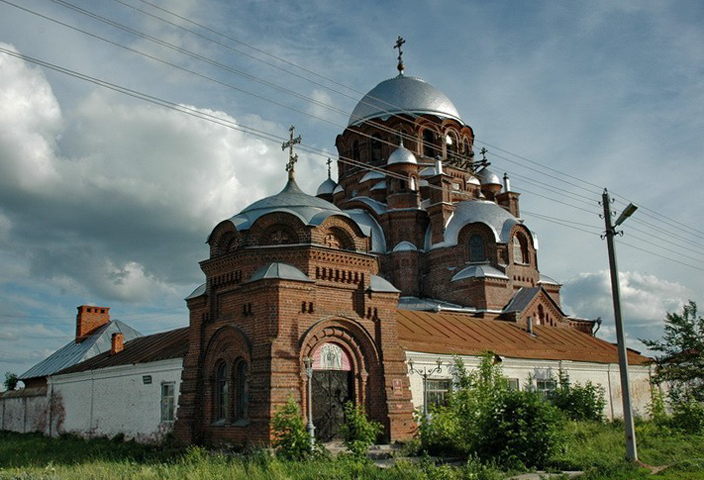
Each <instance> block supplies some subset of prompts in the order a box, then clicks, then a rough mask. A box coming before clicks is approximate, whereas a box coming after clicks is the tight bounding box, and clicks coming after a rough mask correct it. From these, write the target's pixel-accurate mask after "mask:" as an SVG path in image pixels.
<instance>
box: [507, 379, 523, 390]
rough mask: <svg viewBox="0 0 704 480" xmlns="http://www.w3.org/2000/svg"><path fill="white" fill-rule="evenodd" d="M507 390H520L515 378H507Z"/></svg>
mask: <svg viewBox="0 0 704 480" xmlns="http://www.w3.org/2000/svg"><path fill="white" fill-rule="evenodd" d="M508 389H509V390H520V389H521V388H520V386H519V383H518V379H517V378H509V379H508Z"/></svg>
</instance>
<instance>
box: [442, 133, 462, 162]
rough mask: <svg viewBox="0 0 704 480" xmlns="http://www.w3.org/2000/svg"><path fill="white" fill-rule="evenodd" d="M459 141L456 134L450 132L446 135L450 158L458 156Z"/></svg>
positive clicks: (448, 156)
mask: <svg viewBox="0 0 704 480" xmlns="http://www.w3.org/2000/svg"><path fill="white" fill-rule="evenodd" d="M458 143H459V142H458V140H457V137H456V136H455V135H454V134H452V133H448V134H447V135H445V146H446V148H447V158H448V159H454V158H456V157H457V152H458V149H459V145H458Z"/></svg>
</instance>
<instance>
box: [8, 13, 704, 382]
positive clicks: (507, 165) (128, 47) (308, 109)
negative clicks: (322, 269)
mask: <svg viewBox="0 0 704 480" xmlns="http://www.w3.org/2000/svg"><path fill="white" fill-rule="evenodd" d="M154 2H156V3H154ZM18 6H19V7H21V8H18ZM157 7H159V8H157ZM160 8H163V9H167V11H164V10H162V9H160ZM174 14H175V15H176V16H175V15H174ZM99 18H102V19H103V20H105V21H99ZM189 21H190V22H195V24H194V23H190V22H189ZM106 22H107V23H106ZM196 24H198V25H196ZM703 25H704V4H702V3H701V2H697V1H689V2H686V1H681V2H662V1H652V2H648V1H632V2H624V1H614V0H607V1H603V2H598V1H590V2H581V3H579V2H547V1H546V2H537V1H536V2H512V1H506V2H450V1H442V0H435V1H430V0H429V1H411V2H403V3H401V2H397V3H396V2H372V1H360V2H331V1H323V0H321V1H318V2H290V1H287V2H273V1H259V0H257V1H255V0H252V1H245V0H242V1H238V2H226V1H210V0H208V1H206V0H200V1H197V2H196V1H187V0H177V1H174V0H171V1H168V2H167V1H165V0H164V1H161V0H150V2H146V1H141V0H101V1H95V0H92V1H89V0H70V2H65V1H59V0H56V1H50V0H0V49H2V50H1V51H0V52H2V51H8V52H13V53H15V54H22V55H25V56H28V57H32V58H36V59H39V60H41V61H43V62H48V63H50V64H53V65H56V66H58V67H61V68H64V69H67V70H70V71H72V72H78V73H80V74H82V75H85V76H90V77H92V78H94V79H100V80H102V81H105V82H109V83H111V84H113V85H116V86H119V87H122V88H125V89H130V90H131V91H132V92H133V94H134V92H139V93H140V94H144V95H149V96H150V97H151V98H152V100H154V99H159V101H161V100H163V101H166V102H168V103H169V104H172V105H181V106H182V107H181V110H182V111H181V112H178V111H175V110H172V109H168V108H164V107H163V106H159V105H155V104H154V103H150V102H147V101H145V100H143V99H141V100H140V99H135V98H134V97H131V96H127V95H124V94H122V93H119V92H116V91H114V90H111V89H108V88H104V87H101V86H98V85H96V84H95V83H91V82H89V81H86V80H81V79H77V78H75V77H72V76H69V75H66V74H65V73H59V72H56V71H54V70H51V69H49V68H47V67H39V66H37V65H36V64H33V63H31V62H28V61H23V60H21V59H18V58H17V57H16V56H13V55H9V54H6V53H0V374H2V373H4V372H5V371H11V372H16V373H22V372H24V371H25V370H26V369H27V368H29V367H30V366H32V365H33V364H34V363H36V362H37V361H39V360H41V359H43V358H44V357H46V356H47V355H48V354H50V353H52V352H53V351H54V350H56V349H57V348H58V347H60V346H62V345H63V344H65V343H67V342H69V341H70V340H71V339H72V338H73V335H74V329H75V324H74V322H75V311H76V310H75V308H76V306H78V305H81V304H97V305H100V306H108V307H111V313H112V316H113V318H119V319H121V320H123V321H125V322H127V323H129V324H131V325H132V326H134V327H135V328H137V329H138V330H140V331H141V332H143V333H145V334H147V333H153V332H157V331H163V330H166V329H169V328H173V327H178V326H183V325H186V323H187V311H186V308H185V303H184V301H183V298H184V297H185V296H186V295H188V294H189V293H190V292H191V291H192V290H193V289H194V288H195V287H196V286H197V285H199V284H200V283H201V282H202V281H203V274H202V272H201V271H200V269H199V266H198V261H200V260H203V259H205V258H206V256H207V249H206V245H205V239H206V238H207V235H208V233H209V232H210V230H211V229H212V228H213V226H214V225H215V224H216V223H218V222H219V221H220V220H222V219H224V218H228V217H230V216H232V215H233V214H235V213H237V212H238V211H239V210H241V209H242V208H244V207H245V206H246V205H247V204H249V203H251V202H252V201H254V200H256V199H258V198H261V197H262V196H265V195H270V194H273V193H276V192H277V191H278V190H280V189H281V188H282V186H283V184H284V181H285V176H286V174H285V171H284V164H285V161H286V156H285V154H283V153H282V152H281V150H280V147H279V145H280V142H281V140H282V139H283V137H284V136H286V135H287V134H288V131H287V130H288V127H289V125H291V124H295V125H296V126H297V131H298V132H300V133H301V135H302V136H303V143H304V144H305V146H306V147H307V148H309V150H310V151H309V152H301V155H300V157H301V161H300V162H299V165H298V169H297V170H298V172H299V175H298V176H299V179H300V182H299V183H300V184H301V186H302V187H304V189H306V190H307V191H309V192H311V193H313V192H314V191H315V189H316V187H317V185H318V184H319V183H320V182H321V181H323V180H324V178H325V175H326V173H325V172H326V171H325V165H324V161H325V157H326V152H329V155H330V156H333V158H334V154H335V153H334V152H335V149H334V141H335V136H336V135H337V134H339V133H341V132H342V130H343V129H344V127H345V125H346V124H347V118H348V115H349V113H350V112H351V111H352V109H353V108H354V106H355V104H356V102H357V101H358V100H359V99H360V98H361V96H362V94H363V93H365V92H367V91H368V90H370V89H371V88H373V87H374V86H375V85H376V84H377V83H378V82H380V81H382V80H384V79H386V78H389V77H392V76H394V75H395V74H396V71H395V65H396V59H395V55H396V52H395V51H394V50H393V49H392V45H393V43H394V41H395V39H396V37H397V36H398V35H402V36H403V37H405V38H406V40H407V43H406V45H405V54H404V58H405V63H406V73H407V74H408V75H414V76H419V77H421V78H423V79H425V80H427V81H429V82H430V83H431V84H433V85H435V86H436V87H438V88H439V89H441V90H442V91H444V92H445V93H446V94H447V95H448V96H449V97H450V98H451V99H452V100H453V101H454V103H455V105H456V106H457V108H458V110H459V112H460V114H461V115H462V117H463V119H464V121H465V122H466V123H468V124H470V125H471V126H472V127H473V128H474V131H475V133H476V146H477V147H478V148H480V147H482V146H486V147H487V148H488V149H489V154H488V157H489V159H490V161H491V162H492V165H493V167H492V168H494V169H495V170H496V171H497V172H498V173H503V172H508V173H509V175H510V176H511V178H512V186H513V187H514V189H515V190H518V191H520V192H522V196H521V206H522V209H523V212H524V215H523V216H524V218H525V220H526V222H527V224H528V225H529V227H530V228H531V229H533V230H535V231H536V232H537V233H538V235H539V238H540V253H539V266H540V270H541V272H542V273H545V274H547V275H550V276H552V277H553V278H555V279H557V280H558V281H560V282H561V283H564V285H565V286H564V288H563V302H564V306H565V308H566V309H567V310H568V311H569V312H570V313H572V314H575V315H577V316H581V317H587V318H596V317H597V316H601V317H602V318H603V319H604V326H603V328H602V332H601V333H600V336H603V338H607V339H609V340H613V338H614V333H613V332H614V328H613V313H612V307H611V299H610V289H609V288H610V287H609V283H608V282H609V281H608V275H607V269H608V263H607V254H606V245H605V243H604V242H603V241H602V240H601V239H600V238H599V233H600V232H601V230H602V227H601V225H602V220H600V218H599V216H598V214H599V213H600V208H601V207H600V206H599V205H598V203H597V202H598V201H599V200H600V193H601V191H602V189H603V188H604V187H608V188H609V190H610V191H611V192H612V193H614V194H615V196H616V197H615V198H616V200H617V201H616V203H615V204H614V208H615V209H618V210H622V209H623V208H624V206H625V205H626V204H627V203H628V202H629V201H633V202H635V203H637V204H638V205H640V206H641V208H640V210H639V211H638V212H637V213H636V214H635V215H634V216H633V217H632V218H631V219H629V220H628V222H626V224H625V225H624V228H623V230H624V236H623V237H622V238H619V239H618V241H617V242H618V246H617V249H618V255H619V266H620V269H621V271H622V278H621V282H622V290H623V301H624V313H625V318H626V323H627V326H626V329H627V333H628V337H629V342H630V345H631V346H633V347H634V348H641V347H642V345H641V344H640V343H639V342H638V341H637V339H638V338H639V337H640V338H643V337H645V338H656V337H658V336H659V335H660V333H661V331H662V325H663V318H664V316H665V312H666V311H677V310H679V309H680V308H681V305H682V303H683V302H685V301H686V300H687V299H693V300H695V301H696V300H700V301H704V296H703V295H702V291H703V289H704V280H703V279H704V275H702V273H703V272H704V225H702V222H701V219H702V213H701V208H702V207H703V206H704V195H702V192H701V183H702V180H703V179H704V162H702V161H701V156H702V152H704V135H702V132H703V131H704V71H703V70H704V27H703ZM203 27H205V28H203ZM192 32H195V34H193V33H192ZM84 78H85V77H84ZM157 103H158V102H157ZM184 110H185V111H186V112H190V113H191V114H192V115H187V114H185V113H183V111H184ZM193 114H196V115H197V116H200V117H202V116H206V117H207V118H210V119H211V120H213V119H215V120H216V121H215V122H213V121H206V120H204V119H202V118H197V116H194V115H193ZM223 124H226V125H229V126H232V125H238V126H243V127H247V128H248V129H254V130H255V131H256V132H263V134H264V137H260V136H255V135H252V134H251V130H248V132H250V133H247V132H243V131H241V129H234V128H228V127H226V126H223ZM267 136H268V138H267ZM272 137H273V141H272Z"/></svg>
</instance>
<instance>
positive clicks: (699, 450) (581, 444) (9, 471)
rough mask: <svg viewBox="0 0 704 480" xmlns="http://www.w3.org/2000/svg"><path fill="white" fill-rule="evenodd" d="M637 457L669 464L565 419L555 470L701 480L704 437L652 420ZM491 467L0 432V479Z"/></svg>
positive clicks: (478, 478) (614, 435)
mask: <svg viewBox="0 0 704 480" xmlns="http://www.w3.org/2000/svg"><path fill="white" fill-rule="evenodd" d="M636 430H637V435H638V451H639V456H640V459H641V460H642V461H643V462H645V463H647V464H649V465H669V468H667V469H666V470H664V471H662V472H660V473H659V474H657V475H655V476H651V475H649V470H647V469H644V468H638V467H637V466H635V465H632V464H629V463H627V462H625V461H624V460H623V458H624V456H625V447H624V441H623V426H622V425H620V424H618V423H608V424H599V423H591V422H569V423H568V424H567V426H566V436H567V446H566V448H565V451H564V452H562V453H560V454H557V455H556V456H554V457H553V458H552V459H551V461H550V462H549V464H550V465H551V466H552V469H553V470H557V469H565V470H585V472H586V473H585V475H584V476H583V477H582V478H583V480H607V479H608V480H627V479H628V480H641V479H643V480H644V479H651V480H675V479H676V480H695V479H696V480H701V479H702V478H704V436H702V435H696V436H695V435H684V434H681V433H677V432H673V431H671V430H667V429H662V428H659V427H657V426H656V425H655V424H653V423H651V422H648V423H641V424H638V425H637V427H636ZM504 477H505V475H504V474H501V473H500V472H499V471H498V470H497V469H496V468H492V467H490V466H486V465H482V464H481V463H479V462H478V461H477V460H476V459H471V460H470V461H469V462H468V465H467V466H464V467H450V466H442V467H434V466H433V465H432V464H431V463H430V462H429V461H428V460H420V461H419V462H418V463H417V464H412V463H409V462H400V463H399V464H398V465H397V466H396V467H394V468H390V469H385V470H382V469H379V468H377V467H376V466H374V465H373V464H369V463H364V462H358V461H355V460H353V459H350V458H346V459H343V460H331V459H329V458H324V457H323V458H320V457H319V458H317V459H313V460H308V461H303V462H292V461H285V460H279V459H275V458H271V457H270V456H269V455H268V454H267V453H265V452H255V453H252V454H250V455H247V456H242V455H234V454H222V453H210V452H207V451H206V450H204V449H201V448H190V449H187V450H181V449H174V448H169V447H150V446H143V445H139V444H136V443H134V442H120V441H111V440H107V439H96V440H89V441H87V440H82V439H78V438H75V437H62V438H58V439H50V438H45V437H42V436H41V435H34V434H25V435H20V434H13V433H7V432H0V480H9V479H13V480H15V479H17V480H20V479H21V480H34V479H36V480H63V479H71V480H74V479H75V480H83V479H96V480H99V479H106V480H107V479H110V480H112V479H155V480H157V479H158V480H170V479H174V480H175V479H179V480H181V479H193V480H195V479H206V478H208V479H209V478H217V479H233V480H235V479H237V480H239V479H254V480H257V479H262V480H270V479H272V480H274V479H315V480H320V479H323V478H324V479H348V478H363V479H379V480H390V479H401V480H416V479H418V480H441V479H442V480H446V479H447V480H455V479H457V480H460V479H462V480H464V479H473V480H499V479H501V478H504Z"/></svg>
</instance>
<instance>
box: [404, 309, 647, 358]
mask: <svg viewBox="0 0 704 480" xmlns="http://www.w3.org/2000/svg"><path fill="white" fill-rule="evenodd" d="M396 320H397V322H398V338H399V343H400V344H401V346H402V347H403V349H404V350H407V351H408V350H410V351H414V352H427V353H439V354H457V355H479V354H481V353H483V352H485V351H487V350H490V351H492V352H494V353H496V354H498V355H501V356H505V357H510V358H522V359H535V360H572V361H575V362H594V363H618V351H617V349H616V346H615V345H613V344H611V343H609V342H606V341H604V340H601V339H599V338H596V337H593V336H591V335H588V334H586V333H582V332H579V331H577V330H574V329H571V328H557V327H547V326H542V325H536V326H534V327H533V332H534V333H535V335H534V336H531V335H530V334H528V333H527V332H526V331H525V330H522V329H520V328H519V327H518V326H516V324H514V323H511V322H505V321H500V320H482V319H477V318H471V317H469V316H467V315H461V314H452V313H429V312H421V311H410V310H398V311H397V312H396ZM650 362H651V359H650V358H648V357H645V356H643V355H641V354H639V353H637V352H635V351H632V350H629V351H628V363H629V364H633V365H643V364H647V363H650Z"/></svg>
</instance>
